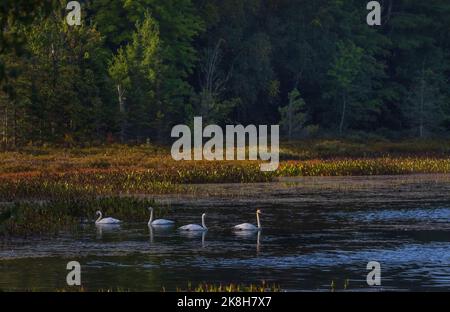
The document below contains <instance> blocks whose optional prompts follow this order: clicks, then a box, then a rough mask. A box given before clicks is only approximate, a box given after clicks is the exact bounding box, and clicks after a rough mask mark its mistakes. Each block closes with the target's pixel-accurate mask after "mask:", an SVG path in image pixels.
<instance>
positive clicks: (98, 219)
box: [95, 211, 103, 222]
mask: <svg viewBox="0 0 450 312" xmlns="http://www.w3.org/2000/svg"><path fill="white" fill-rule="evenodd" d="M102 217H103V216H102V212H101V211H100V212H99V213H98V218H97V220H95V222H99V221H100V220H101V219H102Z"/></svg>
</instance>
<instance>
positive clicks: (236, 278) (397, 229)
mask: <svg viewBox="0 0 450 312" xmlns="http://www.w3.org/2000/svg"><path fill="white" fill-rule="evenodd" d="M449 180H450V178H449V177H447V176H414V177H376V178H315V179H295V180H284V181H281V182H277V183H270V184H254V185H204V186H198V193H197V194H198V195H197V196H196V197H190V196H184V197H180V196H178V197H160V198H158V200H161V201H163V202H165V203H166V204H167V203H170V206H171V209H170V215H169V216H168V217H171V218H173V219H176V221H177V225H183V224H188V223H200V221H201V220H200V215H201V213H202V212H207V214H208V215H207V218H206V223H207V225H208V227H209V231H208V232H207V233H206V234H205V235H202V234H197V235H195V234H194V235H186V234H182V233H179V232H178V231H176V230H175V229H172V230H170V229H169V230H156V229H155V230H153V231H150V230H149V228H148V227H147V224H146V222H144V221H145V220H143V222H142V223H135V224H123V225H122V226H120V227H114V228H111V227H106V228H105V227H103V228H97V227H96V226H95V225H93V224H86V225H80V227H79V229H78V231H76V232H74V233H65V234H62V235H60V236H59V237H56V238H47V239H44V238H41V239H39V238H28V239H23V240H17V239H16V240H14V241H8V242H2V243H0V247H1V248H0V259H1V261H0V289H4V290H24V289H26V290H39V291H40V290H55V289H62V288H65V287H66V274H67V272H68V271H67V270H66V264H67V262H69V261H72V260H76V261H79V262H80V263H81V266H82V284H83V286H84V287H85V288H87V289H89V290H97V289H111V288H113V289H117V288H118V289H123V290H138V291H160V290H162V289H166V290H169V291H170V290H176V289H177V288H181V289H185V288H186V287H187V284H188V282H191V283H192V285H197V284H199V283H202V282H207V283H216V284H219V283H230V282H233V283H243V284H249V283H257V284H259V283H260V282H261V281H262V280H264V281H266V282H268V283H276V284H279V285H280V286H281V288H282V289H284V290H287V291H296V290H320V291H329V290H330V285H331V283H332V282H333V283H334V285H335V289H336V290H343V289H344V284H346V280H348V287H347V290H351V291H352V290H364V291H379V290H438V291H448V290H450V195H449V185H450V181H449ZM257 208H261V209H262V211H263V213H264V214H263V215H262V216H261V221H262V226H263V231H262V232H261V233H260V234H259V235H258V234H256V233H251V234H247V235H243V234H241V235H237V234H235V233H233V232H232V231H231V230H230V228H231V227H232V226H233V225H235V224H238V223H242V222H251V223H256V220H255V214H254V212H255V210H256V209H257ZM369 261H378V262H379V263H380V264H381V286H368V285H367V282H366V276H367V274H368V272H369V270H367V269H366V266H367V263H368V262H369Z"/></svg>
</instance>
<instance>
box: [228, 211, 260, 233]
mask: <svg viewBox="0 0 450 312" xmlns="http://www.w3.org/2000/svg"><path fill="white" fill-rule="evenodd" d="M260 214H261V210H259V209H258V210H256V223H257V225H253V224H251V223H242V224H238V225H235V226H234V227H233V229H234V230H236V231H261V229H262V227H261V222H260V221H259V215H260Z"/></svg>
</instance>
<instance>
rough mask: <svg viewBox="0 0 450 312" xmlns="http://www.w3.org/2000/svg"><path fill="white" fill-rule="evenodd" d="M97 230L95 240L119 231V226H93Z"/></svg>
mask: <svg viewBox="0 0 450 312" xmlns="http://www.w3.org/2000/svg"><path fill="white" fill-rule="evenodd" d="M95 227H96V228H97V239H101V238H103V234H106V233H114V232H119V231H120V228H121V227H120V224H95Z"/></svg>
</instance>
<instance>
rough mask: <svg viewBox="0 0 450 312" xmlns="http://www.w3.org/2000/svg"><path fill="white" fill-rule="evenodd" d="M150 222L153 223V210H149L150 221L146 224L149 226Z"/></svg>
mask: <svg viewBox="0 0 450 312" xmlns="http://www.w3.org/2000/svg"><path fill="white" fill-rule="evenodd" d="M152 221H153V209H152V208H150V219H148V223H149V224H150V223H152Z"/></svg>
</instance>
